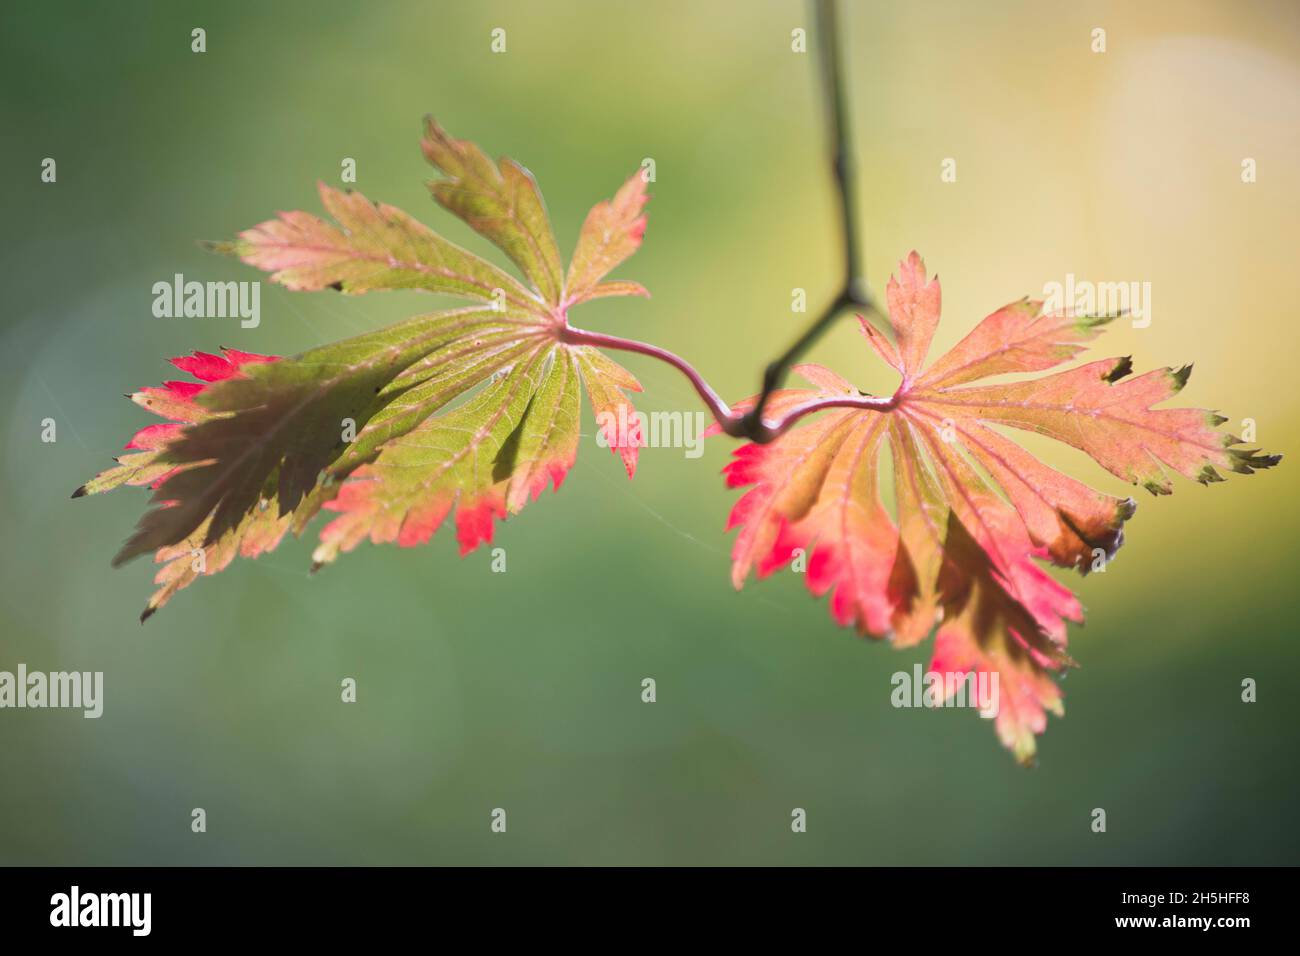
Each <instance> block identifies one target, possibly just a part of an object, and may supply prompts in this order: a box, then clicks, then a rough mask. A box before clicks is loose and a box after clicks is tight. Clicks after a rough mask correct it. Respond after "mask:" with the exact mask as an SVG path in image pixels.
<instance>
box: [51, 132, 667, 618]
mask: <svg viewBox="0 0 1300 956" xmlns="http://www.w3.org/2000/svg"><path fill="white" fill-rule="evenodd" d="M422 146H423V150H424V153H425V155H426V157H427V158H428V159H429V161H430V162H431V163H432V164H433V165H434V166H435V167H437V168H438V169H439V170H441V171H442V172H443V173H444V175H445V178H443V179H440V180H437V181H435V182H432V183H431V184H430V189H431V191H432V193H433V196H434V198H435V199H436V200H437V201H438V202H439V203H440V204H441V205H442V206H443V207H444V208H446V209H447V210H448V211H450V212H452V213H454V214H455V215H456V216H458V217H460V218H461V219H463V220H464V221H465V222H466V223H467V224H468V225H469V226H470V227H471V228H473V229H474V230H475V231H477V232H478V233H480V234H481V235H483V236H484V237H485V238H487V239H488V240H490V241H491V242H493V243H494V244H495V245H496V246H497V247H498V248H500V249H501V250H502V251H503V252H504V253H505V254H506V255H507V256H508V257H509V258H510V259H511V260H512V261H513V262H514V263H515V264H516V265H517V266H518V267H519V269H520V270H521V272H522V274H523V280H522V281H521V280H520V279H517V278H515V277H514V276H512V275H511V274H510V273H508V272H506V271H504V270H502V269H501V268H499V267H497V266H495V265H492V264H491V263H489V262H487V261H485V260H483V259H481V258H479V257H478V256H476V255H474V254H473V253H471V252H468V251H466V250H465V249H462V248H460V247H459V246H456V245H455V244H453V243H451V242H449V241H448V240H446V239H444V238H442V237H441V236H439V235H438V234H437V233H435V232H433V231H432V230H430V229H429V228H428V227H426V226H424V225H422V224H421V223H419V222H417V221H416V220H414V219H412V218H411V217H410V216H408V215H407V214H406V213H404V212H402V211H401V210H399V209H395V208H393V207H391V206H387V205H383V204H375V203H372V202H370V201H369V200H367V199H366V198H365V197H363V196H362V195H360V194H359V193H353V192H339V191H337V190H334V189H331V188H329V187H328V186H326V185H324V184H323V183H322V184H320V185H319V192H320V198H321V203H322V205H323V206H324V207H325V210H326V212H328V213H329V214H330V216H331V217H332V219H333V221H328V220H325V219H322V218H319V217H317V216H314V215H311V214H309V213H306V212H288V213H281V214H280V215H279V218H277V219H274V220H270V221H268V222H264V223H262V224H260V225H258V226H255V227H253V228H252V229H249V230H247V231H245V232H243V233H241V234H240V235H239V237H238V239H236V240H235V241H233V242H226V243H214V244H212V246H213V248H215V249H216V250H217V251H220V252H224V253H227V254H231V255H235V256H238V257H239V258H240V259H242V260H243V261H244V262H246V263H247V264H249V265H252V266H255V267H257V268H259V269H262V270H264V271H266V272H269V273H270V278H271V280H272V281H274V282H278V283H280V284H282V285H284V286H286V287H287V288H290V289H295V290H302V291H318V290H323V289H334V290H337V291H340V292H343V293H346V294H360V293H364V292H370V291H374V290H384V289H417V290H424V291H428V292H436V293H442V294H446V295H451V296H456V297H459V298H465V299H470V300H474V301H476V302H477V303H479V304H476V305H473V306H470V307H467V308H460V309H453V310H449V311H443V312H436V313H431V314H428V315H421V316H416V317H414V318H412V319H409V320H407V321H406V322H402V323H398V324H397V325H393V326H390V327H388V328H385V329H381V330H378V331H375V332H370V333H366V334H364V335H360V336H357V337H354V338H351V339H348V340H346V341H343V342H338V343H334V344H331V345H325V346H321V347H319V348H314V349H311V350H310V351H307V352H304V353H302V354H300V355H296V356H293V357H289V358H272V357H269V356H255V355H251V354H248V353H242V352H235V351H232V350H228V351H226V353H225V356H224V357H222V356H217V355H211V354H207V353H201V352H199V353H195V354H194V355H193V356H189V357H185V358H179V359H173V360H172V361H173V364H175V365H176V366H177V367H179V368H181V369H182V370H184V371H187V372H190V373H191V374H192V375H194V376H195V377H196V378H197V379H199V381H198V382H188V383H187V382H179V381H176V382H168V383H166V384H165V385H164V386H163V387H162V388H161V389H144V390H142V391H140V392H137V393H136V394H135V395H133V396H131V397H132V399H133V400H134V401H135V402H136V403H137V404H140V405H143V406H144V407H146V408H148V409H150V410H151V411H154V412H155V413H157V414H160V415H162V416H163V417H165V418H167V419H169V421H168V422H167V423H165V424H162V425H155V426H151V427H149V428H146V429H143V430H142V431H140V432H138V433H137V434H136V436H135V437H134V438H133V439H132V441H131V443H130V444H129V445H128V446H127V447H128V448H129V449H131V450H133V451H135V454H132V455H129V456H124V457H123V458H121V459H120V460H119V461H118V463H117V464H116V465H115V466H114V467H113V468H111V469H109V470H107V471H105V472H103V473H102V474H100V475H98V476H96V477H95V478H94V479H92V480H91V481H89V482H87V483H86V484H85V485H83V486H82V487H81V488H78V489H77V492H76V493H75V494H74V497H80V496H82V495H87V494H95V493H98V492H102V491H108V490H110V489H112V488H115V487H119V486H121V485H146V486H148V487H150V488H151V489H153V491H154V495H153V498H152V500H151V505H152V506H153V507H151V508H150V510H148V511H146V512H145V514H144V516H143V517H142V518H141V519H140V522H139V524H138V526H137V528H136V531H135V533H134V534H133V535H132V536H131V538H130V539H129V540H128V541H127V542H126V543H125V544H124V545H123V547H122V549H121V550H120V551H119V552H118V554H117V556H116V557H115V558H114V564H115V565H119V564H122V563H123V562H125V561H128V560H130V559H131V558H134V557H136V556H138V555H141V554H147V553H150V552H153V553H154V555H155V560H157V561H158V562H159V563H162V564H163V568H162V569H161V570H160V572H159V574H158V577H157V583H158V584H159V585H161V587H160V588H159V590H158V591H156V592H155V593H154V595H153V596H152V597H151V598H150V600H149V603H148V605H147V607H146V608H145V612H144V614H143V615H142V616H141V617H142V620H143V619H144V618H147V617H148V616H149V615H150V614H152V613H154V612H155V611H156V610H157V609H158V608H160V607H162V606H163V604H165V603H166V602H167V601H168V600H169V599H170V598H171V597H172V595H173V594H175V593H176V591H178V590H180V589H181V588H183V587H185V586H187V585H188V584H190V583H192V582H193V581H194V580H196V579H197V578H198V577H200V576H202V575H205V574H214V573H216V572H218V571H220V570H222V569H223V568H224V567H226V566H227V565H228V564H229V563H230V561H231V560H232V559H233V558H234V557H235V556H236V555H243V556H245V557H254V556H256V555H257V554H260V553H262V552H265V551H269V550H271V549H273V548H274V547H275V546H276V545H277V544H278V543H279V541H280V539H281V538H282V537H283V535H284V533H285V532H286V531H288V530H292V531H293V532H294V533H295V534H301V533H302V532H303V530H304V529H305V528H306V526H307V525H308V523H310V521H311V519H312V518H313V517H314V516H316V515H317V514H318V513H319V512H320V511H321V510H322V509H325V510H328V511H331V512H334V513H335V514H336V517H335V518H334V519H333V520H332V521H331V522H330V523H329V524H327V525H326V526H325V528H324V529H323V531H322V533H321V542H320V545H319V546H318V547H317V548H316V550H315V552H314V555H313V560H314V565H313V567H314V568H315V567H319V566H320V565H322V564H325V563H328V562H331V561H333V560H334V559H335V558H336V557H337V556H338V554H339V553H341V552H345V551H348V550H351V549H352V548H354V547H355V546H356V545H357V544H359V543H360V542H361V541H363V540H366V539H369V540H371V541H373V542H376V543H382V542H393V541H395V542H396V543H397V544H399V545H402V546H410V545H415V544H419V543H421V542H424V541H427V540H428V539H429V538H430V537H431V536H432V535H433V533H434V531H435V530H436V529H437V528H438V526H439V525H440V524H441V523H442V522H443V520H444V519H445V518H447V517H448V515H449V514H451V513H452V512H453V511H454V512H455V523H456V530H457V538H458V540H459V542H460V547H461V552H462V553H466V552H468V551H470V550H472V549H474V548H475V547H477V546H478V545H479V544H482V543H485V542H490V541H491V540H492V536H493V528H494V522H495V521H497V520H500V519H504V518H505V517H506V516H507V515H508V514H511V513H514V512H518V511H519V510H520V509H521V508H523V507H524V505H525V504H526V503H527V502H529V501H530V500H534V499H536V498H537V497H538V496H539V495H540V494H541V492H542V491H543V490H544V489H545V488H546V487H547V486H548V485H550V486H553V487H554V488H556V489H558V488H559V486H560V484H561V482H563V480H564V477H565V475H566V474H567V472H568V470H569V469H570V467H571V466H572V465H573V462H574V460H575V457H576V455H577V446H578V440H579V425H580V417H581V412H580V402H581V393H582V390H583V387H585V389H586V392H587V394H588V398H589V401H590V404H591V406H592V408H593V410H594V411H595V412H596V413H597V414H598V415H601V413H610V412H612V413H613V414H612V415H608V414H606V415H603V416H602V418H601V420H602V423H603V424H602V428H604V430H605V432H606V435H605V437H606V439H607V444H608V445H609V446H610V448H611V449H612V450H613V451H614V453H615V454H617V455H619V456H620V457H621V458H622V460H623V463H624V465H625V467H626V470H627V473H628V476H629V477H631V476H632V475H633V473H634V472H635V469H636V461H637V451H638V448H639V447H640V446H642V445H643V444H644V441H643V439H642V438H641V436H640V433H639V431H637V430H635V429H632V430H626V433H623V434H620V433H619V432H618V429H617V428H616V427H611V426H609V425H608V424H607V423H608V422H610V421H613V422H618V421H628V420H633V421H634V420H635V413H634V412H633V410H632V408H631V405H630V403H629V401H628V399H627V396H626V394H625V392H626V391H640V385H639V384H638V383H637V381H636V379H635V378H633V377H632V375H631V374H630V373H628V372H627V371H626V370H624V369H623V368H622V367H620V366H619V365H618V364H617V363H615V362H614V361H613V360H612V359H610V358H608V357H607V356H605V355H603V354H602V353H600V352H598V351H597V350H596V349H594V348H592V347H590V346H587V345H582V344H574V343H570V342H565V341H562V339H561V336H562V333H563V331H564V329H565V328H566V327H567V314H568V309H569V308H570V307H572V306H573V305H575V304H578V303H580V302H583V301H586V300H588V299H592V298H597V297H601V296H609V295H646V294H647V293H646V291H645V289H643V288H642V287H641V286H639V285H637V284H635V283H631V282H625V281H611V282H605V281H602V280H604V277H605V276H606V275H607V274H608V273H609V272H610V271H611V270H612V269H614V268H615V267H616V266H618V265H619V264H620V263H621V262H623V261H624V260H625V259H626V258H627V257H628V256H630V255H631V254H632V253H633V252H635V251H636V249H637V247H638V246H639V245H640V243H641V239H642V236H643V235H644V232H645V216H644V214H643V207H644V205H645V202H646V200H647V196H646V181H645V179H644V177H643V176H642V175H641V174H640V173H639V172H638V173H636V174H634V175H633V176H632V177H631V178H629V179H628V180H627V181H626V182H625V183H624V185H623V186H622V187H621V188H620V189H619V191H618V192H617V194H616V195H615V197H614V199H613V200H612V201H609V202H602V203H599V204H598V205H597V206H596V207H594V208H593V209H592V210H591V212H590V214H589V215H588V217H587V219H586V221H585V223H584V224H583V227H582V229H581V231H580V233H579V238H578V243H577V247H576V250H575V252H574V255H573V259H572V265H571V267H570V271H569V273H568V275H567V276H566V275H565V273H564V272H563V270H562V268H561V264H560V258H559V252H558V247H557V245H556V241H555V237H554V234H553V232H552V229H551V224H550V220H549V218H548V217H547V214H546V208H545V204H544V202H543V200H542V196H541V193H540V191H539V190H538V188H537V185H536V183H535V182H534V181H533V178H532V176H531V175H530V174H529V173H528V172H527V171H526V170H525V169H524V168H523V167H522V166H520V165H518V164H517V163H515V162H513V161H512V160H509V159H503V160H501V161H500V162H495V163H494V162H493V161H491V160H489V159H488V158H487V157H486V156H485V155H484V154H483V153H482V151H480V150H479V148H478V147H477V146H475V145H473V144H472V143H468V142H465V141H462V140H455V139H452V138H451V137H449V136H448V135H447V134H446V133H445V131H443V130H442V129H441V127H439V126H438V125H437V123H436V122H434V121H433V120H432V119H429V120H427V121H426V129H425V136H424V140H423V143H422Z"/></svg>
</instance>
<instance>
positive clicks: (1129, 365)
mask: <svg viewBox="0 0 1300 956" xmlns="http://www.w3.org/2000/svg"><path fill="white" fill-rule="evenodd" d="M1131 371H1133V356H1131V355H1125V356H1122V357H1120V358H1117V359H1116V360H1115V364H1114V365H1112V366H1111V368H1110V371H1108V372H1107V373H1106V374H1105V375H1103V376H1102V378H1103V379H1105V380H1106V381H1107V382H1110V384H1112V385H1114V384H1115V383H1116V382H1118V381H1119V380H1120V379H1121V378H1123V377H1124V376H1125V375H1127V374H1128V373H1129V372H1131Z"/></svg>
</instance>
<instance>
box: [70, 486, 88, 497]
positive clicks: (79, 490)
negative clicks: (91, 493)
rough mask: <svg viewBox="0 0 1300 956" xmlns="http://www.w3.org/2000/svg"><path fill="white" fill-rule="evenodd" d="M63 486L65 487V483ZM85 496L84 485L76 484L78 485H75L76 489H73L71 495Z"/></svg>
mask: <svg viewBox="0 0 1300 956" xmlns="http://www.w3.org/2000/svg"><path fill="white" fill-rule="evenodd" d="M65 487H66V485H65ZM85 496H86V486H85V485H78V486H77V490H76V491H74V492H73V493H72V497H74V498H84V497H85Z"/></svg>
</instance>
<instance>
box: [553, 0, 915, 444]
mask: <svg viewBox="0 0 1300 956" xmlns="http://www.w3.org/2000/svg"><path fill="white" fill-rule="evenodd" d="M815 2H816V10H817V33H818V38H819V43H820V49H821V65H822V87H823V95H824V98H825V102H826V123H827V129H828V131H829V146H830V157H831V173H832V178H833V180H834V183H835V190H836V195H837V197H838V206H839V220H840V237H841V242H842V244H843V247H844V276H843V280H842V284H841V286H840V289H839V291H838V292H836V293H835V297H834V298H833V299H832V300H831V301H830V303H829V304H828V305H827V306H826V307H825V308H824V309H822V311H821V312H820V313H819V314H818V316H817V318H816V319H815V320H814V321H813V323H812V324H811V325H810V326H809V327H808V328H807V329H806V330H804V332H803V333H802V334H801V335H800V336H799V337H798V338H797V339H795V340H794V342H793V343H791V345H790V347H789V348H787V349H786V350H785V352H783V353H782V354H781V355H780V357H778V358H777V359H775V360H774V361H772V362H771V363H769V364H768V366H767V368H766V369H765V370H764V372H763V384H762V389H761V390H760V392H759V394H758V397H757V399H756V401H755V403H754V407H753V408H751V409H750V410H749V411H748V412H745V413H741V412H736V411H733V410H732V409H731V407H730V406H729V405H728V404H727V403H726V402H724V401H723V400H722V399H721V398H720V397H719V396H718V393H717V392H715V391H714V390H713V389H712V388H711V387H710V386H709V383H708V382H706V381H705V380H704V377H703V376H702V375H700V373H699V372H698V371H696V370H695V368H694V367H693V366H692V365H691V364H690V363H689V362H687V361H686V360H685V359H683V358H681V357H680V356H678V355H674V354H673V353H672V352H669V351H668V350H667V349H661V348H659V347H658V346H656V345H649V344H647V343H645V342H636V341H633V340H632V339H624V338H619V337H618V336H613V335H604V334H602V333H599V332H587V331H584V330H583V329H575V328H572V327H570V326H568V325H567V324H566V325H564V326H563V327H562V328H561V330H560V332H559V335H560V339H561V341H564V342H568V343H571V344H575V345H579V344H581V345H595V346H600V347H603V348H609V349H618V350H621V351H625V352H637V353H639V354H641V355H648V356H650V357H651V358H656V359H659V360H660V361H662V362H666V363H668V364H669V365H671V366H673V367H674V368H676V369H677V370H678V371H680V372H681V373H682V374H683V375H685V376H686V377H687V379H689V380H690V383H691V385H693V386H694V387H695V391H696V392H697V393H699V396H700V398H702V399H703V400H704V404H705V405H707V406H708V408H709V411H710V412H711V413H712V415H713V417H714V419H715V420H716V421H717V423H718V425H719V426H720V427H721V428H722V430H723V431H724V432H726V433H727V434H728V435H731V436H732V437H733V438H748V439H749V440H750V441H753V442H757V443H759V444H765V443H767V442H771V441H775V440H776V439H777V438H779V437H780V436H781V435H783V434H784V433H785V432H786V431H787V430H788V429H789V428H790V427H791V426H792V425H793V424H794V423H795V422H796V421H798V420H799V419H801V418H803V417H804V416H805V415H811V414H813V413H814V412H819V411H822V410H823V409H826V408H866V409H874V410H877V411H887V410H889V409H891V408H893V407H894V400H893V399H892V398H878V397H874V396H870V395H860V396H849V395H846V396H843V397H836V398H824V399H817V400H815V401H811V402H807V403H805V404H803V405H800V406H798V407H796V408H794V409H792V410H791V411H789V412H787V413H786V415H785V416H784V417H783V418H781V419H780V420H778V421H771V420H769V419H765V418H764V417H763V412H764V411H765V410H766V408H767V403H768V399H770V398H771V396H772V392H773V391H775V390H776V388H777V387H778V386H779V385H780V384H781V382H782V380H783V379H784V378H785V376H786V373H787V372H788V371H789V370H790V366H791V365H793V364H794V363H795V361H796V360H798V358H799V356H801V355H802V354H803V353H804V352H805V351H807V350H808V349H809V348H810V347H811V346H812V345H813V343H815V342H816V341H817V340H818V339H819V338H820V337H821V336H822V334H823V333H824V332H825V331H826V330H827V329H828V328H830V326H831V325H832V324H833V323H834V321H835V319H837V318H838V317H839V316H840V314H841V313H842V312H844V310H846V309H849V308H856V309H859V310H861V311H863V312H872V313H875V314H877V315H879V310H877V309H876V307H875V305H874V304H873V303H872V301H871V296H870V294H869V293H868V291H867V282H866V277H865V275H864V273H863V272H862V270H861V268H860V265H859V263H860V254H859V246H858V221H857V211H856V210H857V194H856V189H857V187H856V176H855V175H854V169H853V150H852V144H851V143H850V139H849V121H848V112H847V109H846V106H845V96H844V68H843V64H842V62H841V59H840V49H839V35H838V33H839V24H838V17H837V13H836V7H835V0H815Z"/></svg>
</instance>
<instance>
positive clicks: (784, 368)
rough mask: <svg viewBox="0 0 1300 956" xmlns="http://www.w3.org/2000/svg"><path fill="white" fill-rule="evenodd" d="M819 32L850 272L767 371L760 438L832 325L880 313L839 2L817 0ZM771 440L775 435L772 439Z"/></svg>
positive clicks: (752, 425)
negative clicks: (767, 414) (774, 405)
mask: <svg viewBox="0 0 1300 956" xmlns="http://www.w3.org/2000/svg"><path fill="white" fill-rule="evenodd" d="M817 34H818V42H819V46H820V49H821V64H822V94H823V97H824V100H825V103H826V125H827V130H828V133H829V146H830V157H831V174H832V178H833V180H834V182H835V190H836V195H837V197H838V199H839V216H840V236H841V241H842V244H843V247H844V276H843V280H842V285H841V286H840V289H839V292H838V293H836V295H835V298H834V299H832V300H831V303H830V304H829V305H828V306H827V307H826V308H825V309H823V310H822V312H821V314H820V315H818V317H817V318H816V320H814V321H813V323H812V325H810V326H809V327H808V328H807V329H806V330H805V331H804V333H803V334H802V335H800V336H799V338H797V339H795V341H794V342H793V343H792V344H791V345H790V347H789V348H788V349H786V350H785V352H784V353H782V355H781V356H780V357H779V358H777V359H776V360H775V361H774V362H772V363H770V364H769V365H768V366H767V368H766V369H765V370H764V372H763V389H762V391H761V392H760V393H759V396H758V402H757V404H755V406H754V408H753V410H752V411H751V412H750V413H749V415H748V416H746V417H747V419H748V425H747V428H746V431H745V434H746V435H748V436H749V437H750V438H751V439H752V440H754V441H760V440H761V438H762V436H763V435H764V434H765V432H766V429H765V428H764V427H763V421H762V416H763V410H764V409H765V408H766V407H767V400H768V398H770V397H771V395H772V392H773V390H775V389H776V387H777V386H778V385H780V384H781V381H782V379H784V378H785V375H786V372H788V371H789V369H790V366H791V365H793V364H794V362H795V361H796V360H797V359H798V358H799V356H801V355H802V354H803V353H804V352H805V351H807V350H808V348H810V347H811V346H812V344H813V343H814V342H816V341H817V340H818V339H819V338H821V336H822V334H823V333H824V332H825V331H826V330H827V329H828V328H830V327H831V325H832V324H833V323H834V321H835V319H837V318H838V317H839V315H840V313H841V312H843V311H844V310H845V309H847V308H851V307H854V306H856V307H858V308H861V309H863V310H868V311H875V307H874V305H873V304H872V302H871V297H870V294H869V293H868V291H867V282H866V276H865V275H864V273H863V271H862V269H861V266H860V263H861V257H860V254H859V250H858V216H857V177H856V176H855V175H854V166H853V146H852V142H851V139H850V128H849V118H848V110H847V107H846V105H845V96H844V66H843V62H842V60H841V58H840V42H839V18H838V14H837V12H836V6H835V0H817ZM769 440H770V439H769Z"/></svg>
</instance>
